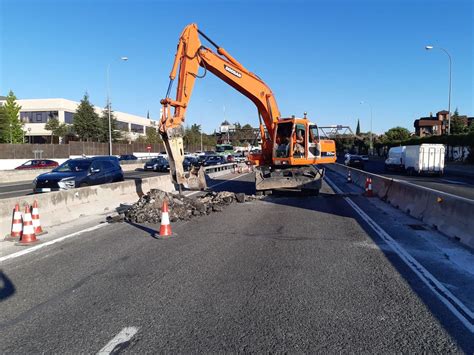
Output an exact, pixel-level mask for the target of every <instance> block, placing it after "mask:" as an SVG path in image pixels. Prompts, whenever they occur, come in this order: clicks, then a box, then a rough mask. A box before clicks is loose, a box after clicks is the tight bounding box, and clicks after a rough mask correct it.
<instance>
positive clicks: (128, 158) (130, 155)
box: [119, 154, 138, 161]
mask: <svg viewBox="0 0 474 355" xmlns="http://www.w3.org/2000/svg"><path fill="white" fill-rule="evenodd" d="M137 159H138V158H137V157H136V156H135V155H133V154H124V155H121V156H120V158H119V160H120V161H122V160H137Z"/></svg>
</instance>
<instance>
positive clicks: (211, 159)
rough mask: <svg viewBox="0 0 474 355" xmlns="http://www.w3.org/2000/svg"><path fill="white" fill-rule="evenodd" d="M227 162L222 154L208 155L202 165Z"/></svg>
mask: <svg viewBox="0 0 474 355" xmlns="http://www.w3.org/2000/svg"><path fill="white" fill-rule="evenodd" d="M225 163H227V161H226V159H225V157H223V156H222V155H209V156H207V158H206V159H205V160H204V162H203V163H202V165H204V166H212V165H221V164H225Z"/></svg>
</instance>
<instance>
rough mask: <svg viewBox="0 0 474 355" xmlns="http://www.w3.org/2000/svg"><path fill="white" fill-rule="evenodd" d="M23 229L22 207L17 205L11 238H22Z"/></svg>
mask: <svg viewBox="0 0 474 355" xmlns="http://www.w3.org/2000/svg"><path fill="white" fill-rule="evenodd" d="M22 228H23V223H22V221H21V212H20V206H19V205H18V203H17V204H16V205H15V210H14V211H13V221H12V231H11V233H10V238H20V237H21V230H22Z"/></svg>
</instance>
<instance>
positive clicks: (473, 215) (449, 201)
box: [327, 163, 474, 248]
mask: <svg viewBox="0 0 474 355" xmlns="http://www.w3.org/2000/svg"><path fill="white" fill-rule="evenodd" d="M327 168H329V169H330V170H333V171H335V172H337V173H339V174H340V175H342V176H344V177H347V171H348V169H350V171H351V175H352V180H353V182H354V183H355V184H357V185H358V186H360V187H363V188H364V187H365V179H366V177H370V178H372V189H373V192H374V194H375V195H377V196H378V197H379V198H381V199H382V200H384V201H386V202H388V203H390V204H391V205H392V206H394V207H396V208H398V209H400V210H402V211H404V212H406V213H408V214H409V215H411V216H413V217H415V218H417V219H419V220H421V221H423V222H425V223H427V224H428V225H430V226H432V227H434V228H436V229H437V230H439V231H440V232H442V233H443V234H445V235H447V236H448V237H451V238H455V239H457V240H459V241H460V242H461V243H463V244H464V245H467V246H469V247H470V248H474V201H473V200H470V199H467V198H463V197H459V196H454V195H451V194H448V193H445V192H441V191H436V190H433V189H429V188H426V187H423V186H418V185H415V184H412V183H410V182H407V181H402V180H397V179H390V178H386V177H384V176H380V175H376V174H371V173H368V172H366V171H362V170H359V169H355V168H348V167H346V166H344V165H341V164H337V163H336V164H328V165H327Z"/></svg>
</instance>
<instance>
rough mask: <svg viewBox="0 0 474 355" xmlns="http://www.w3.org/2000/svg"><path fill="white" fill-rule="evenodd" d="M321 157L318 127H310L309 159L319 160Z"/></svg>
mask: <svg viewBox="0 0 474 355" xmlns="http://www.w3.org/2000/svg"><path fill="white" fill-rule="evenodd" d="M320 156H321V143H320V137H319V130H318V126H316V125H310V126H309V146H308V158H319V157H320Z"/></svg>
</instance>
